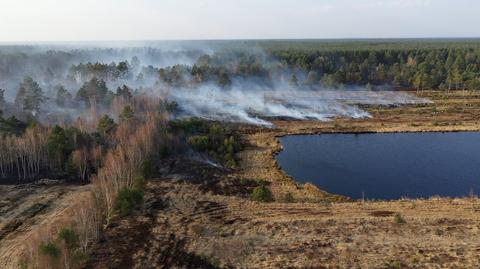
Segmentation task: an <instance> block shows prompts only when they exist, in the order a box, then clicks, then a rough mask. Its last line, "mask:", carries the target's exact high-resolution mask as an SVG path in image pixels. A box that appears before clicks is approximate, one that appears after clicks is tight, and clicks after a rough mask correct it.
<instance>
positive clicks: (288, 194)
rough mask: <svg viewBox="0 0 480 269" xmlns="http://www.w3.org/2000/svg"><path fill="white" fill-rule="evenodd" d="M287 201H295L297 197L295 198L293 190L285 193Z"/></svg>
mask: <svg viewBox="0 0 480 269" xmlns="http://www.w3.org/2000/svg"><path fill="white" fill-rule="evenodd" d="M285 202H286V203H293V202H295V199H294V198H293V195H292V193H291V192H287V194H285Z"/></svg>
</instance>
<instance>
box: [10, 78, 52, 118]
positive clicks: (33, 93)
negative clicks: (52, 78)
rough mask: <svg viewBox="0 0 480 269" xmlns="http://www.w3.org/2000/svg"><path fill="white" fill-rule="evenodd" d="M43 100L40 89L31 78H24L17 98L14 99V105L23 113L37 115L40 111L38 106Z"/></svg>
mask: <svg viewBox="0 0 480 269" xmlns="http://www.w3.org/2000/svg"><path fill="white" fill-rule="evenodd" d="M43 100H45V98H44V97H43V91H42V88H40V86H39V85H38V83H37V82H36V81H34V80H33V79H32V78H31V77H25V79H24V80H23V82H22V83H20V88H19V89H18V92H17V96H16V97H15V104H16V105H17V106H19V107H21V108H22V109H23V110H24V111H26V112H30V113H34V114H35V113H38V112H39V111H40V104H41V103H42V102H43Z"/></svg>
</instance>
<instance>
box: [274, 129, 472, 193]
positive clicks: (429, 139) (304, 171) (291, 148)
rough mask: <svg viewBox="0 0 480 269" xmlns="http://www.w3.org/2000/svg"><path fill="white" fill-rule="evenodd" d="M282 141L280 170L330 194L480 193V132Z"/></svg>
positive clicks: (325, 136)
mask: <svg viewBox="0 0 480 269" xmlns="http://www.w3.org/2000/svg"><path fill="white" fill-rule="evenodd" d="M280 142H281V143H282V145H283V147H284V150H283V151H282V152H281V153H280V154H279V155H278V156H277V160H278V163H279V164H280V166H281V167H282V168H283V169H284V170H285V171H286V172H287V173H288V174H290V175H291V176H292V177H294V178H295V179H296V180H297V181H300V182H311V183H314V184H315V185H317V186H318V187H319V188H321V189H323V190H325V191H328V192H330V193H335V194H341V195H345V196H349V197H352V198H362V192H363V193H364V195H365V196H364V197H365V198H370V199H398V198H401V197H410V198H419V197H425V198H426V197H431V196H434V195H440V196H447V197H464V196H468V195H469V194H470V193H471V192H473V193H474V194H478V193H479V191H480V133H405V134H358V135H355V134H322V135H302V136H287V137H283V138H280Z"/></svg>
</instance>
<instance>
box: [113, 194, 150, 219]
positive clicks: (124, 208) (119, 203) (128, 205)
mask: <svg viewBox="0 0 480 269" xmlns="http://www.w3.org/2000/svg"><path fill="white" fill-rule="evenodd" d="M142 201H143V191H142V190H139V189H129V188H122V189H121V190H120V191H119V192H118V195H117V198H116V199H115V204H114V209H115V210H116V211H117V212H118V213H119V214H120V216H122V217H124V216H128V215H130V214H131V213H132V210H133V208H134V207H135V205H137V204H139V203H141V202H142Z"/></svg>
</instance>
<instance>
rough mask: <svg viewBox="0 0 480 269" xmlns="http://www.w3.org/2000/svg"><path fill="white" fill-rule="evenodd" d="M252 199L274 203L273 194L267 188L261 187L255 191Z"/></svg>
mask: <svg viewBox="0 0 480 269" xmlns="http://www.w3.org/2000/svg"><path fill="white" fill-rule="evenodd" d="M251 198H252V200H253V201H257V202H271V201H273V195H272V192H271V191H270V190H269V189H268V188H267V187H265V186H263V185H262V186H259V187H256V188H255V189H253V192H252V194H251Z"/></svg>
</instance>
